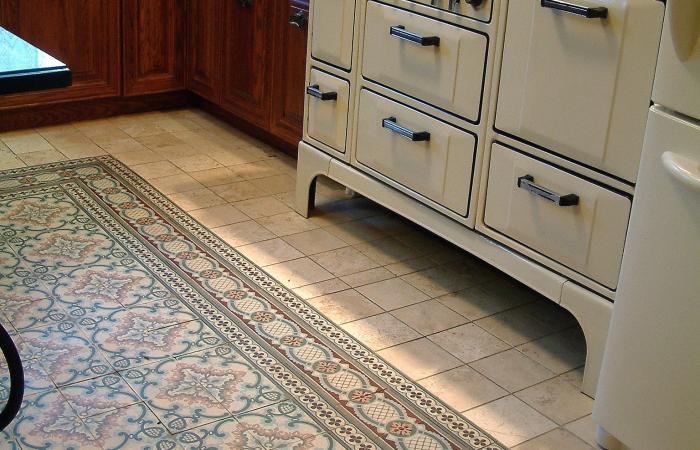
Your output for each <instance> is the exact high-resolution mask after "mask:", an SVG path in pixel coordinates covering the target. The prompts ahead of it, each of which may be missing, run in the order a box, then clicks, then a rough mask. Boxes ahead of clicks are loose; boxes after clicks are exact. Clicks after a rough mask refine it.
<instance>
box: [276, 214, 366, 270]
mask: <svg viewBox="0 0 700 450" xmlns="http://www.w3.org/2000/svg"><path fill="white" fill-rule="evenodd" d="M297 217H300V216H298V215H297ZM268 228H269V227H268ZM311 259H313V260H314V261H316V262H317V263H319V264H320V265H321V266H323V267H324V268H325V269H326V270H328V271H329V272H331V273H332V274H334V275H335V276H337V277H341V276H343V275H349V274H352V273H357V272H362V271H365V270H369V269H373V268H375V267H377V264H376V263H375V262H374V261H372V260H371V259H369V258H367V257H366V256H365V255H363V254H362V253H360V252H358V251H357V250H355V249H354V248H352V247H343V248H339V249H336V250H330V251H327V252H323V253H318V254H316V255H312V256H311Z"/></svg>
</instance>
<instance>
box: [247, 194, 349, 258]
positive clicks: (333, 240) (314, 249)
mask: <svg viewBox="0 0 700 450" xmlns="http://www.w3.org/2000/svg"><path fill="white" fill-rule="evenodd" d="M251 206H252V205H251ZM284 240H285V241H287V242H288V243H290V244H291V245H292V246H294V247H295V248H296V249H298V250H299V251H301V252H303V253H304V254H306V255H313V254H315V253H323V252H327V251H330V250H337V249H339V248H342V247H346V246H347V244H346V243H345V242H344V241H342V240H340V239H338V238H337V237H335V236H333V235H332V234H330V233H329V232H327V231H326V230H324V229H321V228H317V229H315V230H309V231H304V232H302V233H297V234H292V235H289V236H285V237H284Z"/></svg>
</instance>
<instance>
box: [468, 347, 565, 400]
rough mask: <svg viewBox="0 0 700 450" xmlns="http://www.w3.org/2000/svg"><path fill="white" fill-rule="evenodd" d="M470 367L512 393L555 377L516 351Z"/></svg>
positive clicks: (498, 355)
mask: <svg viewBox="0 0 700 450" xmlns="http://www.w3.org/2000/svg"><path fill="white" fill-rule="evenodd" d="M470 365H471V366H472V367H473V368H474V369H476V370H478V371H479V372H481V373H482V374H484V375H486V376H487V377H489V379H491V380H492V381H493V382H495V383H496V384H498V385H499V386H501V387H503V388H504V389H507V390H509V391H510V392H515V391H519V390H521V389H524V388H526V387H529V386H532V385H535V384H537V383H540V382H541V381H544V380H546V379H548V378H552V377H553V376H554V373H552V372H551V371H550V370H548V369H547V368H546V367H544V366H542V365H540V364H538V363H536V362H535V361H533V360H531V359H530V358H528V357H527V356H525V355H523V354H522V353H520V352H519V351H517V350H515V349H512V350H508V351H506V352H502V353H498V354H496V355H493V356H490V357H488V358H484V359H482V360H480V361H475V362H473V363H471V364H470Z"/></svg>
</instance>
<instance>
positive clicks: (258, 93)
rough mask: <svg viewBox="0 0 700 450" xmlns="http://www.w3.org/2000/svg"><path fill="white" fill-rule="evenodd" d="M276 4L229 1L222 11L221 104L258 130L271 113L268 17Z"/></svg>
mask: <svg viewBox="0 0 700 450" xmlns="http://www.w3.org/2000/svg"><path fill="white" fill-rule="evenodd" d="M275 3H279V2H269V1H260V0H253V1H252V2H250V3H246V2H240V1H238V0H237V1H228V2H226V7H225V9H224V14H223V18H224V26H223V36H222V42H223V60H222V62H223V67H224V70H223V74H224V75H223V81H222V92H221V105H222V106H223V107H224V108H226V109H228V110H231V111H233V112H234V113H236V114H237V115H240V116H242V117H244V118H245V120H246V121H248V122H251V123H253V124H255V125H258V126H261V127H267V124H268V122H269V111H270V98H271V96H270V83H269V80H270V68H271V64H270V63H271V58H270V56H271V46H270V42H271V37H272V29H273V27H271V26H270V17H273V16H272V13H273V8H274V7H275V5H274V4H275Z"/></svg>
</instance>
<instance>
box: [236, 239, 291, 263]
mask: <svg viewBox="0 0 700 450" xmlns="http://www.w3.org/2000/svg"><path fill="white" fill-rule="evenodd" d="M238 251H239V252H241V253H242V254H243V255H244V256H245V257H246V258H248V259H250V260H251V261H252V262H253V263H255V264H257V265H259V266H261V267H264V266H269V265H270V264H277V263H281V262H284V261H290V260H292V259H298V258H301V257H303V256H304V255H303V254H302V253H301V252H300V251H299V250H297V249H295V248H294V247H292V246H291V245H289V244H287V243H286V242H284V241H283V240H282V239H270V240H269V241H263V242H256V243H255V244H249V245H244V246H242V247H238Z"/></svg>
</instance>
